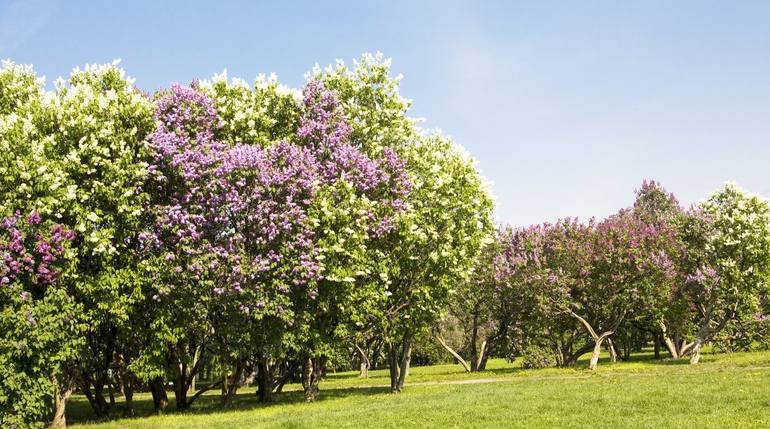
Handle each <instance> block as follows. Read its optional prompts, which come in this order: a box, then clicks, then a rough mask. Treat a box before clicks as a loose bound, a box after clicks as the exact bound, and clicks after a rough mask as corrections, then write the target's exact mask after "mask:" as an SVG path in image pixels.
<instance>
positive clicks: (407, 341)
mask: <svg viewBox="0 0 770 429" xmlns="http://www.w3.org/2000/svg"><path fill="white" fill-rule="evenodd" d="M401 350H402V356H401V374H399V376H398V391H399V392H400V391H401V390H403V389H404V382H405V381H406V377H407V376H408V375H409V364H410V363H411V362H412V334H411V332H408V333H407V334H406V335H404V340H403V342H402V349H401Z"/></svg>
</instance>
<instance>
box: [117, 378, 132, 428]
mask: <svg viewBox="0 0 770 429" xmlns="http://www.w3.org/2000/svg"><path fill="white" fill-rule="evenodd" d="M120 379H121V384H122V386H123V399H124V400H123V417H133V416H134V378H133V377H132V376H131V374H130V373H129V372H128V371H126V372H124V373H123V376H122V377H120Z"/></svg>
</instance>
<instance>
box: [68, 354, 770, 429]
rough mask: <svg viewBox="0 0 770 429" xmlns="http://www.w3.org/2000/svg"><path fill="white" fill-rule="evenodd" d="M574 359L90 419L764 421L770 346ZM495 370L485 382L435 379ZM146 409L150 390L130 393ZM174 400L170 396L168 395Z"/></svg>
mask: <svg viewBox="0 0 770 429" xmlns="http://www.w3.org/2000/svg"><path fill="white" fill-rule="evenodd" d="M584 367H585V362H584V361H582V362H581V364H580V365H579V366H578V367H577V368H574V369H573V368H567V369H560V368H548V369H542V370H526V369H523V368H520V367H519V366H518V365H515V364H510V363H508V362H506V361H504V360H493V361H490V362H489V370H488V371H487V372H484V373H478V374H469V373H465V372H463V371H462V368H461V367H459V365H436V366H430V367H416V368H414V369H413V370H412V371H411V372H410V376H409V379H408V382H409V383H408V384H407V389H406V390H405V392H403V393H401V394H398V395H391V394H389V393H387V386H388V385H389V378H388V374H387V371H386V370H385V371H371V372H370V377H369V378H368V379H361V378H358V377H357V373H355V372H344V373H337V374H329V375H328V376H327V378H326V380H324V382H323V383H322V384H321V388H322V391H321V394H320V396H319V400H318V401H316V402H315V403H312V404H306V403H303V402H302V401H303V399H302V395H301V392H300V391H299V386H296V385H293V386H288V389H289V391H287V392H285V393H283V394H281V395H277V396H276V402H275V403H272V404H269V405H263V404H259V403H258V402H257V400H256V397H255V395H254V392H253V389H252V388H248V389H244V391H243V393H240V394H239V395H238V397H237V399H236V402H235V407H234V409H232V410H228V411H218V410H216V405H217V404H218V400H219V398H218V396H217V395H216V393H215V392H214V393H212V394H211V395H204V396H203V397H201V398H200V400H201V402H200V403H197V404H196V405H195V407H194V408H193V409H192V410H191V411H189V412H186V413H169V414H167V415H164V416H150V417H140V418H135V419H120V420H113V421H108V422H101V423H92V424H88V426H87V427H89V428H104V429H107V428H188V427H189V428H204V427H205V428H227V429H239V428H252V427H268V428H294V427H399V428H400V427H501V426H502V427H528V428H538V427H588V426H593V427H631V428H646V427H677V428H688V427H756V428H759V427H770V388H768V387H767V386H770V353H767V352H762V353H734V354H730V355H723V354H722V355H717V354H713V355H712V354H706V355H704V357H703V360H702V363H701V364H700V365H698V366H689V365H687V364H686V361H674V360H663V361H657V360H653V359H651V356H650V355H649V354H641V355H639V356H637V357H635V358H634V359H633V360H631V361H629V362H622V363H617V364H609V363H608V362H606V360H605V361H603V362H601V364H600V367H599V370H598V371H597V372H595V373H592V372H589V371H587V370H585V369H584ZM498 378H499V379H501V380H500V381H497V382H495V383H484V384H462V385H457V384H436V383H445V382H450V381H451V382H454V381H460V380H474V379H476V380H482V379H498ZM75 399H76V400H75V401H73V403H72V404H71V405H72V407H70V409H69V416H68V417H69V418H70V419H71V420H80V421H81V422H82V421H83V419H84V418H87V416H88V415H89V411H88V404H87V403H86V402H84V401H83V399H82V398H75ZM136 402H137V404H136V405H137V408H138V412H139V413H140V414H145V415H147V414H149V413H150V411H151V407H152V401H151V397H150V396H149V395H148V394H140V395H137V397H136ZM171 406H173V404H172V405H171Z"/></svg>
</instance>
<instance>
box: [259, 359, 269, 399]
mask: <svg viewBox="0 0 770 429" xmlns="http://www.w3.org/2000/svg"><path fill="white" fill-rule="evenodd" d="M257 396H258V397H259V402H263V403H267V402H271V401H272V400H273V373H272V371H271V370H270V363H269V362H268V361H267V359H260V360H259V363H257Z"/></svg>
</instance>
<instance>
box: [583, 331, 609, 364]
mask: <svg viewBox="0 0 770 429" xmlns="http://www.w3.org/2000/svg"><path fill="white" fill-rule="evenodd" d="M610 335H612V332H605V333H603V334H601V335H600V336H599V337H598V338H597V339H596V340H595V343H594V351H593V353H591V361H590V363H589V364H588V369H590V370H591V371H595V370H596V367H597V365H598V364H599V354H600V353H601V351H602V343H603V342H604V340H605V339H606V338H607V337H609V336H610Z"/></svg>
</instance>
